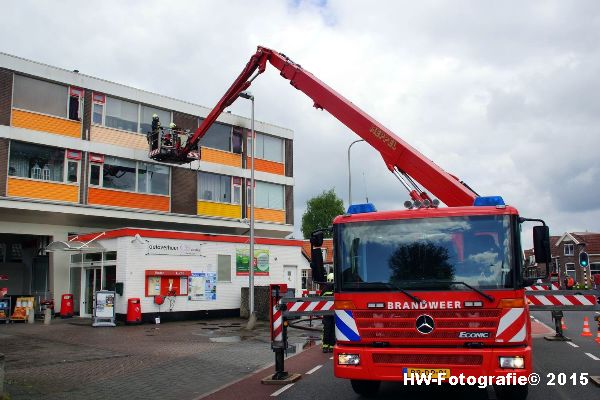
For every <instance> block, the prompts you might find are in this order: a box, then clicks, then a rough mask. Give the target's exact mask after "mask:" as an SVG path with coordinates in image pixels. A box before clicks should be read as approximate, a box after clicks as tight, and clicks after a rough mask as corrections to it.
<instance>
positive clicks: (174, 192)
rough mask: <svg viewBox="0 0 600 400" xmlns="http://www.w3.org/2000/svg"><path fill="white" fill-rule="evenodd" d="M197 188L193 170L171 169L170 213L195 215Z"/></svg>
mask: <svg viewBox="0 0 600 400" xmlns="http://www.w3.org/2000/svg"><path fill="white" fill-rule="evenodd" d="M175 123H177V122H175ZM197 187H198V179H197V177H196V171H195V170H190V169H187V168H176V167H173V168H171V212H173V213H177V214H189V215H196V212H197V201H198V199H197V193H198V189H197Z"/></svg>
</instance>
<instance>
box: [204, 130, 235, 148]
mask: <svg viewBox="0 0 600 400" xmlns="http://www.w3.org/2000/svg"><path fill="white" fill-rule="evenodd" d="M200 146H202V147H210V148H211V149H217V150H223V151H231V126H230V125H224V124H218V123H215V124H212V125H211V127H210V128H208V131H206V134H205V135H204V136H203V137H202V139H200Z"/></svg>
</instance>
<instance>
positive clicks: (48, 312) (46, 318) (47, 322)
mask: <svg viewBox="0 0 600 400" xmlns="http://www.w3.org/2000/svg"><path fill="white" fill-rule="evenodd" d="M51 321H52V310H51V309H50V307H46V308H45V309H44V325H50V322H51Z"/></svg>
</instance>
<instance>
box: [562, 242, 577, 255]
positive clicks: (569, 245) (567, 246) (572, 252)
mask: <svg viewBox="0 0 600 400" xmlns="http://www.w3.org/2000/svg"><path fill="white" fill-rule="evenodd" d="M567 249H570V252H568V251H567ZM563 255H565V256H574V255H575V244H574V243H565V244H564V247H563Z"/></svg>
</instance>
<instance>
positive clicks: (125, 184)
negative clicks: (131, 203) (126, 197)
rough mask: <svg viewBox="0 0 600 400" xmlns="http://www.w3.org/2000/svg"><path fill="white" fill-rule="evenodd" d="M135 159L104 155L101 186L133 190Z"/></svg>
mask: <svg viewBox="0 0 600 400" xmlns="http://www.w3.org/2000/svg"><path fill="white" fill-rule="evenodd" d="M135 183H136V179H135V161H131V160H125V159H122V158H117V157H105V158H104V164H103V172H102V187H105V188H108V189H119V190H128V191H130V192H135Z"/></svg>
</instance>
